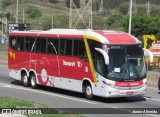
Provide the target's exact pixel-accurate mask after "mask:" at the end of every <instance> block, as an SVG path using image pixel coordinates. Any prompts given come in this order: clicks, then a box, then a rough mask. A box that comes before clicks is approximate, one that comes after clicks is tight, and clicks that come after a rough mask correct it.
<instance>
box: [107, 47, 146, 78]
mask: <svg viewBox="0 0 160 117" xmlns="http://www.w3.org/2000/svg"><path fill="white" fill-rule="evenodd" d="M108 47H109V49H108V55H109V65H106V66H107V67H106V69H107V72H108V73H107V76H106V77H107V78H109V79H111V80H118V81H135V80H140V79H143V78H145V77H146V66H145V60H144V54H143V50H142V47H141V45H108Z"/></svg>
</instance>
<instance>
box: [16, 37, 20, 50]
mask: <svg viewBox="0 0 160 117" xmlns="http://www.w3.org/2000/svg"><path fill="white" fill-rule="evenodd" d="M20 45H21V37H17V40H16V48H15V49H16V50H18V51H20Z"/></svg>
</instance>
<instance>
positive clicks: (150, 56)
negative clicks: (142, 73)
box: [143, 48, 154, 63]
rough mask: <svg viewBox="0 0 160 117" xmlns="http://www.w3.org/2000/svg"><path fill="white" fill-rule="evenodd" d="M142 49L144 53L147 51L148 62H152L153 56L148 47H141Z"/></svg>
mask: <svg viewBox="0 0 160 117" xmlns="http://www.w3.org/2000/svg"><path fill="white" fill-rule="evenodd" d="M143 50H144V52H145V53H147V54H148V55H149V59H150V63H152V62H153V58H154V55H153V53H152V52H151V51H149V50H148V49H145V48H143ZM145 56H146V55H145Z"/></svg>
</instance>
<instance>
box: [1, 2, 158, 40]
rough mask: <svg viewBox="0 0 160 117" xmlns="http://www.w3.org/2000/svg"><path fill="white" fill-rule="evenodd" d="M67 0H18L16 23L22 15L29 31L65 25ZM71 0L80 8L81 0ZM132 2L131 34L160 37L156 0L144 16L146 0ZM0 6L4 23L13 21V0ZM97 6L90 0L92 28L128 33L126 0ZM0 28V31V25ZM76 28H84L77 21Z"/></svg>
mask: <svg viewBox="0 0 160 117" xmlns="http://www.w3.org/2000/svg"><path fill="white" fill-rule="evenodd" d="M69 1H70V0H19V13H18V14H19V15H18V23H23V17H24V23H30V24H31V29H32V30H48V29H51V28H52V27H53V28H69V11H70V9H69V8H68V7H67V6H70V5H69V4H68V3H69ZM74 1H75V2H76V4H78V6H79V9H81V5H82V0H81V2H79V0H74ZM133 1H134V0H133ZM136 1H137V4H136V7H137V12H136V13H135V12H133V22H132V25H133V26H132V34H133V35H135V36H137V37H142V35H144V34H154V35H156V36H157V38H158V39H160V38H159V37H160V28H159V27H160V19H159V17H158V16H160V0H150V15H148V16H147V13H146V10H147V5H146V0H136ZM66 3H67V4H66ZM83 3H84V2H83ZM134 4H135V3H133V5H134ZM0 5H1V7H0V18H4V17H7V19H8V23H15V21H16V20H15V17H16V0H0ZM99 6H100V0H93V12H94V14H93V29H108V30H122V31H126V32H128V24H129V23H128V19H129V18H128V10H129V0H104V10H103V12H101V11H100V10H99V9H100V8H99ZM75 10H76V9H75ZM75 13H76V12H75ZM75 15H76V14H75ZM52 22H53V25H52ZM0 28H1V30H2V25H0ZM77 28H80V29H83V28H84V27H83V25H82V24H81V23H80V24H79V25H78V27H77ZM4 32H6V31H4Z"/></svg>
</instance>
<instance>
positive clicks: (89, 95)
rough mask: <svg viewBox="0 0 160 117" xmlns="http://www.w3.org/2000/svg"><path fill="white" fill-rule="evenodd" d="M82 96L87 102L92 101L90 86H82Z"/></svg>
mask: <svg viewBox="0 0 160 117" xmlns="http://www.w3.org/2000/svg"><path fill="white" fill-rule="evenodd" d="M84 94H85V97H86V98H87V99H88V100H92V99H93V90H92V87H91V85H90V84H86V85H85V86H84Z"/></svg>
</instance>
